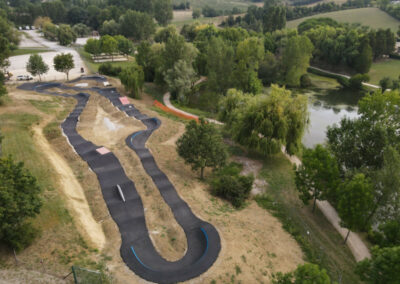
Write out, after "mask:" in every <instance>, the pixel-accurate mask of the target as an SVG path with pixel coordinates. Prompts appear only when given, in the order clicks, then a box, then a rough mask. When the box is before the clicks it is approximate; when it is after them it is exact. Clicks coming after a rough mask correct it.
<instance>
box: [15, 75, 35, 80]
mask: <svg viewBox="0 0 400 284" xmlns="http://www.w3.org/2000/svg"><path fill="white" fill-rule="evenodd" d="M30 80H33V77H32V76H29V75H18V76H17V81H30Z"/></svg>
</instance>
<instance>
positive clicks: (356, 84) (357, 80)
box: [349, 74, 369, 90]
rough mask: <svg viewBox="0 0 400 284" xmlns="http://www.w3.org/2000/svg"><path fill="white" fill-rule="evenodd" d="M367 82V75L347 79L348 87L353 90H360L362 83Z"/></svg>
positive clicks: (357, 75)
mask: <svg viewBox="0 0 400 284" xmlns="http://www.w3.org/2000/svg"><path fill="white" fill-rule="evenodd" d="M368 81H369V76H368V74H356V75H354V76H351V78H350V79H349V84H350V85H349V87H350V88H352V89H355V90H362V88H363V83H364V82H368Z"/></svg>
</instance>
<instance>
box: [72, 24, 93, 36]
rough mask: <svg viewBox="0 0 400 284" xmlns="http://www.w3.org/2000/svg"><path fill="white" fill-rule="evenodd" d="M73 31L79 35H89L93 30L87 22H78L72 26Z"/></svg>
mask: <svg viewBox="0 0 400 284" xmlns="http://www.w3.org/2000/svg"><path fill="white" fill-rule="evenodd" d="M72 31H73V32H74V33H75V34H76V35H77V36H79V37H86V36H89V35H90V34H91V32H92V30H91V29H90V28H89V27H88V26H86V25H85V24H82V23H78V24H76V25H74V26H73V27H72Z"/></svg>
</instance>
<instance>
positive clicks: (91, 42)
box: [84, 38, 101, 57]
mask: <svg viewBox="0 0 400 284" xmlns="http://www.w3.org/2000/svg"><path fill="white" fill-rule="evenodd" d="M84 49H85V51H86V52H88V53H90V54H92V55H93V57H96V56H97V55H99V54H101V45H100V40H98V39H95V38H89V39H88V40H87V41H86V44H85V46H84Z"/></svg>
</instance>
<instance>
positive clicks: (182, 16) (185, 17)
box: [172, 11, 226, 28]
mask: <svg viewBox="0 0 400 284" xmlns="http://www.w3.org/2000/svg"><path fill="white" fill-rule="evenodd" d="M225 17H226V16H219V17H215V18H205V17H201V18H198V19H193V18H192V11H174V19H173V20H172V24H173V25H175V26H177V27H178V28H182V27H183V25H184V24H190V23H193V22H195V21H196V22H200V23H202V24H214V25H219V24H220V23H222V21H223V20H224V19H225Z"/></svg>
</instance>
